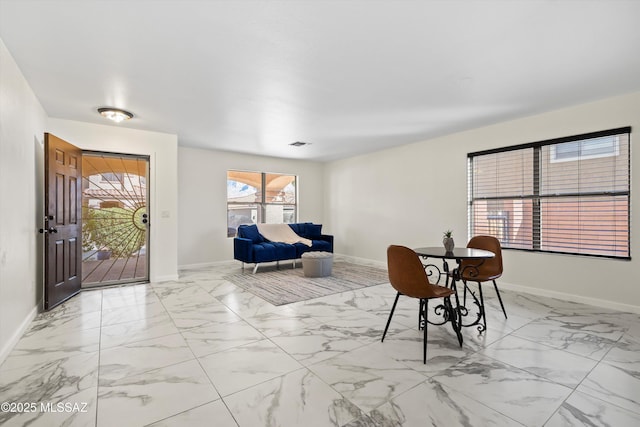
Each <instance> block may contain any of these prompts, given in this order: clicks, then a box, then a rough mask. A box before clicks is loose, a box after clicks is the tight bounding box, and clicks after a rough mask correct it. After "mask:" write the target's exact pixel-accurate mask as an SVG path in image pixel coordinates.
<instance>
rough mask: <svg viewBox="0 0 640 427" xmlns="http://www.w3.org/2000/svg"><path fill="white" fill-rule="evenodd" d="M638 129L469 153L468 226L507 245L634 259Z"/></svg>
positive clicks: (507, 246) (541, 250) (604, 132)
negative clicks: (633, 142) (634, 133)
mask: <svg viewBox="0 0 640 427" xmlns="http://www.w3.org/2000/svg"><path fill="white" fill-rule="evenodd" d="M630 136H631V128H630V127H626V128H619V129H611V130H607V131H601V132H594V133H589V134H584V135H576V136H571V137H565V138H558V139H553V140H548V141H540V142H534V143H529V144H523V145H517V146H512V147H505V148H500V149H494V150H487V151H481V152H475V153H469V154H468V155H467V157H468V173H469V176H468V180H469V230H470V231H471V235H474V236H475V235H492V236H495V237H497V238H498V239H499V240H500V242H501V244H502V247H503V248H511V249H521V250H529V251H538V252H555V253H563V254H576V255H593V256H603V257H610V258H622V259H630V258H631V254H630V231H631V230H630V206H631V203H630V197H631V191H630V182H631V180H630V175H631V164H630Z"/></svg>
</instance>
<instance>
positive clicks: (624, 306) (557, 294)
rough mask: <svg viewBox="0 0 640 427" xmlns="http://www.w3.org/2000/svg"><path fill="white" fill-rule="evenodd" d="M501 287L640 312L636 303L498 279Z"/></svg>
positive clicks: (629, 311) (618, 309) (630, 311)
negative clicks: (533, 286) (624, 302)
mask: <svg viewBox="0 0 640 427" xmlns="http://www.w3.org/2000/svg"><path fill="white" fill-rule="evenodd" d="M498 283H499V284H500V288H501V289H506V290H510V291H515V292H523V293H526V294H531V295H537V296H543V297H550V298H557V299H560V300H563V301H570V302H577V303H580V304H587V305H592V306H594V307H601V308H608V309H611V310H617V311H624V312H628V313H636V314H640V307H638V306H636V305H630V304H623V303H619V302H615V301H607V300H602V299H598V298H591V297H584V296H581V295H574V294H568V293H565V292H558V291H550V290H547V289H538V288H530V287H528V286H521V285H515V284H513V283H506V282H503V281H501V280H498Z"/></svg>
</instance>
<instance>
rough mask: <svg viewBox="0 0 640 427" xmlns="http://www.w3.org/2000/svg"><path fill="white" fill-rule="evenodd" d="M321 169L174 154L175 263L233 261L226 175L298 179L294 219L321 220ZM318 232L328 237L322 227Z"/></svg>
mask: <svg viewBox="0 0 640 427" xmlns="http://www.w3.org/2000/svg"><path fill="white" fill-rule="evenodd" d="M323 168H324V166H323V164H322V163H317V162H309V161H301V160H289V159H281V158H274V157H264V156H253V155H247V154H238V153H231V152H226V151H213V150H201V149H195V148H184V147H180V148H179V149H178V216H179V218H180V223H179V225H178V263H179V265H180V266H188V265H191V266H193V265H202V264H209V263H215V262H220V261H228V260H232V259H233V239H231V238H227V171H228V170H231V169H237V170H247V171H256V172H274V173H286V174H292V175H297V176H298V184H299V185H298V187H299V194H298V204H299V211H298V220H299V221H300V222H305V221H309V222H315V223H320V224H321V223H322V221H323V204H324V200H323V195H324V181H323ZM322 231H323V232H328V233H330V232H331V230H330V229H329V228H327V227H326V226H323V228H322Z"/></svg>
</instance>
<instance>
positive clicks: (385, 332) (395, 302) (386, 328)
mask: <svg viewBox="0 0 640 427" xmlns="http://www.w3.org/2000/svg"><path fill="white" fill-rule="evenodd" d="M398 298H400V292H398V293H397V294H396V299H395V301H393V307H391V313H389V319H388V320H387V326H385V327H384V333H383V334H382V339H381V340H380V341H381V342H383V341H384V337H385V336H386V335H387V330H388V329H389V325H390V324H391V318H392V317H393V312H394V311H395V310H396V304H398ZM425 329H426V328H425Z"/></svg>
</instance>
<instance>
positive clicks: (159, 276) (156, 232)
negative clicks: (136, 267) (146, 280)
mask: <svg viewBox="0 0 640 427" xmlns="http://www.w3.org/2000/svg"><path fill="white" fill-rule="evenodd" d="M47 131H48V132H50V133H52V134H54V135H56V136H57V137H60V138H62V139H64V140H65V141H67V142H69V143H71V144H74V145H76V146H78V147H80V148H82V149H83V150H96V151H107V152H113V153H123V154H139V155H148V156H150V177H149V187H150V191H149V193H150V194H149V199H150V200H149V201H150V206H149V220H150V224H151V228H150V235H149V259H150V264H149V270H150V272H149V273H150V280H151V281H152V282H156V281H163V280H173V279H176V278H177V277H178V245H177V231H178V208H177V201H178V198H177V197H178V194H177V191H178V188H177V183H178V171H177V153H178V139H177V136H176V135H171V134H166V133H159V132H148V131H141V130H135V129H128V128H124V127H116V126H107V125H98V124H92V123H85V122H76V121H71V120H61V119H53V118H50V119H49V121H48V125H47Z"/></svg>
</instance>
